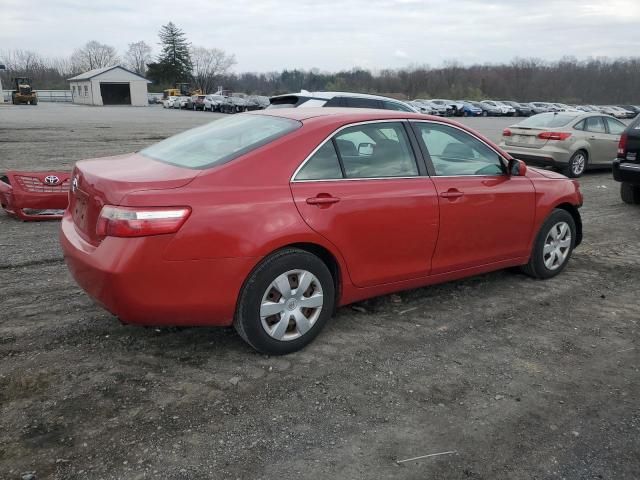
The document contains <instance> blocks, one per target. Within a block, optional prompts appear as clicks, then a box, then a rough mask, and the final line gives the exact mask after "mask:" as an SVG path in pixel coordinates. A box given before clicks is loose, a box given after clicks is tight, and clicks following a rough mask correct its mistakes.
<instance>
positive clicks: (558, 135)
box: [538, 132, 571, 140]
mask: <svg viewBox="0 0 640 480" xmlns="http://www.w3.org/2000/svg"><path fill="white" fill-rule="evenodd" d="M570 136H571V134H570V133H569V132H541V133H539V134H538V138H539V139H541V140H566V139H567V138H569V137H570Z"/></svg>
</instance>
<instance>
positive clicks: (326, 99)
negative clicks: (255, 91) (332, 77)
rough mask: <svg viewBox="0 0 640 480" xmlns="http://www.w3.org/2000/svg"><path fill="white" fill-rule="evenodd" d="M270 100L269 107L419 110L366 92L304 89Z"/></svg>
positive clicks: (398, 101)
mask: <svg viewBox="0 0 640 480" xmlns="http://www.w3.org/2000/svg"><path fill="white" fill-rule="evenodd" d="M269 101H270V105H269V106H268V107H267V108H297V107H303V108H307V107H350V108H379V109H382V110H399V111H401V112H418V110H416V109H415V108H413V107H411V106H410V105H407V104H406V103H404V102H401V101H400V100H396V99H394V98H388V97H381V96H379V95H367V94H364V93H349V92H307V91H306V90H302V91H301V92H300V93H287V94H285V95H278V96H275V97H271V98H270V99H269ZM418 113H419V112H418Z"/></svg>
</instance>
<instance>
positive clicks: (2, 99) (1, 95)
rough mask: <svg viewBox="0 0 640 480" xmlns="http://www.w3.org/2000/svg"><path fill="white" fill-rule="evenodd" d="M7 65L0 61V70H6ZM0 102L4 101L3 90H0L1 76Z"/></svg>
mask: <svg viewBox="0 0 640 480" xmlns="http://www.w3.org/2000/svg"><path fill="white" fill-rule="evenodd" d="M6 69H7V67H5V66H4V64H2V63H0V71H3V70H6ZM0 103H4V92H3V91H2V78H0Z"/></svg>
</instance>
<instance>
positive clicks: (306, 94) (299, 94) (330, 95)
mask: <svg viewBox="0 0 640 480" xmlns="http://www.w3.org/2000/svg"><path fill="white" fill-rule="evenodd" d="M284 97H310V98H317V99H322V100H331V99H332V98H335V97H357V98H370V99H373V100H391V101H394V102H399V103H405V102H404V101H402V100H398V99H395V98H391V97H384V96H382V95H371V94H369V93H353V92H308V91H306V90H301V91H299V92H294V93H285V94H283V95H274V96H273V97H271V98H284Z"/></svg>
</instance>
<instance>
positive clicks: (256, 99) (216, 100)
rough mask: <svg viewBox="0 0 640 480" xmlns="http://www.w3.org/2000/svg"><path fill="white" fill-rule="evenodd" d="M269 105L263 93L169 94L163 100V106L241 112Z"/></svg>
mask: <svg viewBox="0 0 640 480" xmlns="http://www.w3.org/2000/svg"><path fill="white" fill-rule="evenodd" d="M268 105H269V98H268V97H263V96H261V95H245V94H243V93H234V94H231V95H219V94H207V95H191V96H169V97H167V98H166V99H164V100H162V107H163V108H173V109H186V110H193V111H198V110H201V111H203V112H205V111H209V112H220V113H240V112H248V111H251V110H261V109H264V108H266V107H267V106H268Z"/></svg>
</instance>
